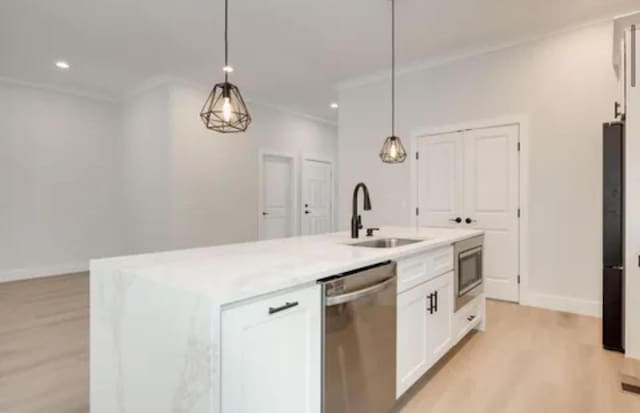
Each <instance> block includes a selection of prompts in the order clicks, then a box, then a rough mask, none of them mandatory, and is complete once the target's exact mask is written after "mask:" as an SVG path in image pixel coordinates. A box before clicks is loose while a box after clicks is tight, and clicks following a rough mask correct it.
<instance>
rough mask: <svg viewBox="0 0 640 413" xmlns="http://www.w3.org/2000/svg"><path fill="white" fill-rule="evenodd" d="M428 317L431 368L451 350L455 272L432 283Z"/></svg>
mask: <svg viewBox="0 0 640 413" xmlns="http://www.w3.org/2000/svg"><path fill="white" fill-rule="evenodd" d="M428 291H429V301H430V302H429V303H428V304H429V310H428V315H427V353H428V355H429V367H431V366H432V365H434V364H435V363H436V362H437V361H438V360H440V358H441V357H442V356H443V355H444V354H445V353H446V352H447V351H448V350H449V348H450V346H451V340H452V330H453V272H450V273H447V274H445V275H443V276H442V277H439V278H436V279H435V280H433V281H430V282H429V284H428Z"/></svg>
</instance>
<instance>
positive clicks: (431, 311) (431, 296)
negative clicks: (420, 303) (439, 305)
mask: <svg viewBox="0 0 640 413" xmlns="http://www.w3.org/2000/svg"><path fill="white" fill-rule="evenodd" d="M427 311H428V312H429V314H433V294H429V308H427Z"/></svg>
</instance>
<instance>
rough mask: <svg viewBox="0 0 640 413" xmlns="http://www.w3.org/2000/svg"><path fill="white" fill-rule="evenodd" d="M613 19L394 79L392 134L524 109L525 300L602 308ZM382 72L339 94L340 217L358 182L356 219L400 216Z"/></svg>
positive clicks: (399, 181) (405, 210) (402, 183)
mask: <svg viewBox="0 0 640 413" xmlns="http://www.w3.org/2000/svg"><path fill="white" fill-rule="evenodd" d="M612 32H613V26H612V24H600V25H596V26H591V27H587V28H584V29H580V30H577V31H573V32H569V33H565V34H560V35H556V36H554V37H550V38H546V39H543V40H539V41H535V42H531V43H527V44H523V45H520V46H517V47H512V48H508V49H503V50H500V51H496V52H492V53H488V54H485V55H481V56H476V57H470V58H466V59H464V60H459V61H455V62H451V63H448V64H444V65H441V66H437V67H433V68H430V69H424V70H421V71H414V72H410V73H405V74H403V75H402V76H400V78H399V84H398V88H399V90H398V103H397V110H398V126H399V134H400V136H401V137H403V138H404V139H405V142H407V143H408V142H409V141H410V137H411V135H412V133H413V132H414V131H417V130H421V129H425V128H432V127H439V126H441V125H449V124H460V123H465V122H474V121H482V120H485V119H494V118H502V117H505V116H509V115H513V114H523V115H526V116H528V119H529V126H530V129H529V137H530V148H529V158H530V160H529V162H530V170H529V176H530V182H529V199H530V203H529V205H527V206H523V207H524V208H527V207H528V208H529V211H528V212H529V217H530V238H529V244H530V246H529V251H528V253H529V262H530V268H529V274H530V280H529V295H528V296H527V297H523V302H529V303H531V304H536V305H543V306H548V307H554V308H559V309H565V310H572V311H577V312H583V313H588V314H595V315H597V314H599V313H600V302H601V265H602V264H601V262H602V261H601V255H602V254H601V244H602V242H601V234H602V231H601V228H602V211H601V210H602V198H601V193H602V189H601V187H602V185H601V182H602V178H601V175H602V168H601V165H602V150H601V135H602V123H603V122H605V121H608V120H611V118H612V116H613V115H612V107H613V101H614V100H615V96H616V95H615V94H616V81H615V76H614V71H613V67H612V64H611V55H612V44H613V39H612ZM388 89H389V87H388V82H382V83H376V84H368V85H363V86H359V87H353V88H348V89H344V90H342V91H341V93H340V121H339V146H338V153H339V168H340V176H339V184H338V186H339V192H338V193H339V203H338V205H339V206H340V207H341V209H340V213H339V223H340V225H341V227H342V228H346V227H347V226H348V222H349V217H350V211H349V200H350V199H351V191H352V189H353V186H354V185H355V184H356V183H357V182H358V181H364V182H366V183H367V185H369V189H370V191H371V196H372V203H373V211H372V212H371V213H366V214H365V215H364V216H363V220H364V222H365V224H366V225H374V224H376V225H387V224H408V223H409V222H410V210H412V208H414V205H411V200H410V195H409V194H410V190H409V184H408V181H409V176H410V170H409V166H408V164H403V165H384V164H382V163H381V162H380V161H379V159H378V151H379V150H380V147H381V144H382V142H383V140H384V138H385V137H386V136H388V135H389V133H390V132H389V126H390V104H389V99H390V95H389V91H388Z"/></svg>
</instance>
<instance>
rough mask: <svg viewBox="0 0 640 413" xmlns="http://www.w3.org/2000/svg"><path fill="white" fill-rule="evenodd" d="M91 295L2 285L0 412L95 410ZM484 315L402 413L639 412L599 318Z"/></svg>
mask: <svg viewBox="0 0 640 413" xmlns="http://www.w3.org/2000/svg"><path fill="white" fill-rule="evenodd" d="M88 288H89V280H88V277H87V275H86V274H78V275H71V276H65V277H55V278H48V279H41V280H32V281H21V282H16V283H9V284H0V412H2V413H36V412H37V413H79V412H88V411H89V407H88V406H89V403H88V400H89V383H88V380H89V367H88V352H89V339H88V335H89V321H88V315H89V297H88V294H89V291H88ZM487 314H488V319H489V324H488V330H487V332H486V333H475V334H472V335H471V336H470V337H469V338H467V339H466V340H464V342H463V343H462V345H460V346H458V347H457V348H456V349H455V350H454V351H453V352H452V353H451V354H450V355H449V356H447V357H446V359H445V360H443V362H441V363H439V364H438V366H437V367H436V368H435V369H434V370H435V371H434V372H432V373H429V374H428V375H427V377H425V379H423V380H422V381H421V382H420V383H418V384H417V385H416V386H415V387H414V388H413V389H411V390H410V394H409V396H410V397H406V398H404V399H403V400H402V403H401V406H400V408H399V409H398V410H399V412H400V413H438V412H443V413H444V412H446V413H467V412H468V413H485V412H486V413H500V412H509V413H528V412H532V413H546V412H549V413H567V412H571V413H572V412H575V413H591V412H593V413H623V412H630V413H632V412H640V396H636V395H633V394H630V393H624V392H622V391H621V390H620V381H619V372H620V369H621V367H622V362H623V357H622V355H620V354H616V353H610V352H607V351H605V350H603V349H602V348H601V346H600V321H599V320H598V319H595V318H591V317H583V316H576V315H571V314H565V313H558V312H554V311H547V310H540V309H535V308H530V307H521V306H518V305H514V304H507V303H501V302H494V301H492V302H489V303H488V306H487ZM274 413H277V412H274Z"/></svg>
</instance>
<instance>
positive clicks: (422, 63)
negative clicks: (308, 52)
mask: <svg viewBox="0 0 640 413" xmlns="http://www.w3.org/2000/svg"><path fill="white" fill-rule="evenodd" d="M631 14H633V13H631ZM614 19H615V18H614V17H603V18H599V19H594V20H590V21H588V22H585V23H581V24H578V25H573V26H569V27H566V28H564V29H560V30H555V31H552V32H548V33H544V34H540V35H535V36H524V37H521V38H518V39H514V40H511V41H507V42H500V43H495V44H493V45H490V46H487V47H482V48H477V49H474V50H468V51H464V52H461V53H454V54H451V55H447V56H441V57H436V58H429V59H422V60H418V61H416V62H415V63H411V64H408V65H404V66H400V67H399V68H396V73H397V74H398V75H404V74H410V73H416V72H421V71H426V70H429V69H432V68H434V67H438V66H443V65H446V64H449V63H453V62H457V61H461V60H465V59H469V58H473V57H479V56H484V55H487V54H491V53H495V52H498V51H501V50H506V49H510V48H514V47H519V46H523V45H526V44H530V43H535V42H539V41H543V40H546V39H550V38H553V37H557V36H561V35H564V34H568V33H572V32H576V31H579V30H583V29H586V28H589V27H595V26H599V25H602V24H605V23H610V24H611V25H613V22H614ZM390 76H391V70H390V69H385V70H380V71H377V72H373V73H370V74H367V75H363V76H356V77H353V78H351V79H347V80H344V81H342V82H339V83H338V84H337V85H336V89H337V90H338V91H342V90H347V89H353V88H357V87H361V86H366V85H369V84H372V83H380V82H383V81H386V80H388V79H389V78H390Z"/></svg>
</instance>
